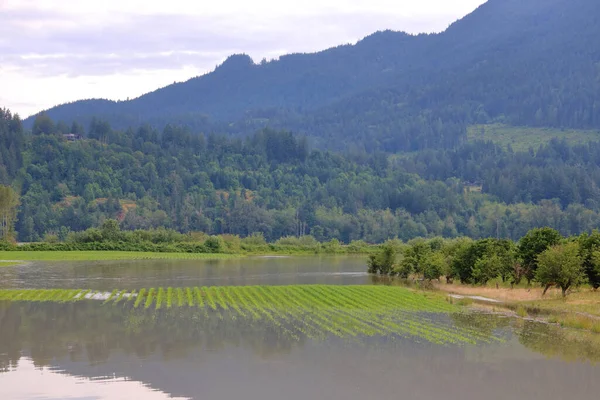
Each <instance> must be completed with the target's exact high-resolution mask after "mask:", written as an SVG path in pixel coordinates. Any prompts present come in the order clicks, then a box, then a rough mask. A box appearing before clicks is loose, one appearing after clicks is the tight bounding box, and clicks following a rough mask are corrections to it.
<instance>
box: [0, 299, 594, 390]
mask: <svg viewBox="0 0 600 400" xmlns="http://www.w3.org/2000/svg"><path fill="white" fill-rule="evenodd" d="M222 317H223V318H218V317H217V318H210V317H209V318H206V316H205V315H203V314H202V313H199V312H193V310H190V309H185V308H173V309H170V310H162V309H161V310H154V311H151V310H147V311H142V312H132V310H130V309H128V308H127V307H123V306H108V305H107V306H102V305H101V304H100V303H95V302H81V303H66V304H56V303H12V304H8V303H0V368H1V369H2V371H4V373H0V398H2V399H10V398H23V399H32V398H44V396H43V395H42V394H44V395H45V396H46V398H52V397H54V398H90V397H91V398H118V396H119V395H124V394H127V397H126V398H153V397H152V396H155V398H164V396H163V394H165V393H166V394H168V395H170V396H175V397H180V398H198V399H200V398H202V399H206V398H208V399H233V398H236V397H243V398H245V399H250V400H254V399H256V400H258V399H260V400H265V399H281V398H286V399H292V400H295V399H298V400H300V399H304V400H305V399H306V398H314V399H320V398H327V399H340V400H341V399H344V400H354V399H356V400H358V399H365V398H369V399H389V398H398V395H399V393H400V392H399V390H401V391H402V398H403V399H431V398H438V397H443V398H444V399H450V400H453V399H456V400H458V399H461V400H464V399H481V398H485V399H498V400H500V399H513V398H526V399H544V400H555V399H556V400H558V399H561V400H562V399H564V398H571V399H579V398H582V399H583V398H588V397H592V396H595V395H596V394H597V393H598V391H599V390H600V381H598V379H597V376H598V373H599V372H600V370H599V369H598V368H596V367H595V366H593V365H592V364H590V363H589V362H588V361H581V360H582V359H587V360H592V361H594V360H597V356H598V351H597V349H598V347H595V345H594V344H593V343H591V342H586V343H585V344H584V342H583V341H580V342H576V341H573V340H571V339H572V338H571V337H568V336H567V337H564V336H560V332H564V331H559V330H555V329H554V327H549V326H544V325H540V324H534V323H523V322H519V321H515V320H511V319H509V318H504V317H501V316H494V315H461V314H452V315H451V316H448V315H446V316H443V315H440V316H439V318H441V319H444V318H445V319H446V321H447V323H449V324H453V325H454V326H455V327H457V328H461V329H469V330H472V331H476V332H478V335H481V336H486V335H487V336H489V337H490V338H497V337H502V338H503V339H504V340H490V341H489V343H488V344H480V345H477V346H472V345H446V346H439V345H434V344H431V343H427V342H419V341H417V340H413V339H405V338H401V337H394V338H391V337H370V338H362V339H360V340H356V339H353V340H342V339H339V338H335V337H328V338H325V339H324V340H321V341H318V340H310V339H307V338H305V337H300V338H299V340H295V339H292V338H290V337H288V336H287V335H285V334H282V332H281V330H280V329H279V328H278V327H276V326H272V325H269V324H267V323H265V321H262V322H260V323H259V322H256V321H254V322H253V321H245V320H242V319H240V318H238V319H232V318H227V317H226V316H225V315H222ZM578 343H579V344H578ZM545 355H548V356H552V357H555V358H553V359H552V360H547V359H546V358H545ZM573 355H576V357H572V356H573ZM561 357H565V358H566V359H571V360H573V361H572V362H571V363H569V364H567V363H564V362H563V361H561V360H562V358H561ZM576 360H577V361H576ZM82 378H83V379H82ZM97 379H100V380H101V382H96V380H97ZM38 381H39V382H40V385H41V382H44V383H43V385H44V386H37V385H36V386H33V387H32V385H30V382H38ZM73 383H76V384H79V386H78V387H77V388H73V389H71V385H72V384H73ZM94 383H101V385H95V384H94ZM62 389H65V391H62V392H61V391H60V390H62ZM67 389H68V390H67ZM88 389H89V390H88ZM71 390H72V391H71ZM67 395H71V397H67ZM161 396H163V397H161ZM122 397H125V396H122Z"/></svg>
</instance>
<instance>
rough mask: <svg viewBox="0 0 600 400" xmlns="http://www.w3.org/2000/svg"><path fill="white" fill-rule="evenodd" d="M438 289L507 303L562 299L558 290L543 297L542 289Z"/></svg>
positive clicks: (450, 286)
mask: <svg viewBox="0 0 600 400" xmlns="http://www.w3.org/2000/svg"><path fill="white" fill-rule="evenodd" d="M436 288H437V289H440V290H443V291H445V292H448V293H454V294H460V295H463V296H483V297H489V298H491V299H495V300H500V301H503V302H506V303H510V302H519V301H534V300H547V299H554V298H562V295H561V292H560V290H558V289H550V290H548V292H547V293H546V295H545V296H543V297H542V292H543V290H542V288H537V287H532V288H529V289H527V288H515V289H510V288H505V287H500V288H498V289H496V288H495V287H488V286H468V285H460V284H445V283H440V284H436Z"/></svg>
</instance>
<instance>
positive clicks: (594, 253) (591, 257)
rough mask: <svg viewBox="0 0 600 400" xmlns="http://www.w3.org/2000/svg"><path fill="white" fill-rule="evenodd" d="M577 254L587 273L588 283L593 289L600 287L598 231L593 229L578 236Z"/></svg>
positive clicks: (599, 235)
mask: <svg viewBox="0 0 600 400" xmlns="http://www.w3.org/2000/svg"><path fill="white" fill-rule="evenodd" d="M579 255H580V257H581V259H582V262H583V268H584V270H585V272H586V274H587V277H588V280H589V283H590V285H592V287H593V288H594V289H598V288H599V287H600V232H599V231H597V230H594V231H593V232H592V234H590V235H588V234H585V233H584V234H583V235H581V236H580V237H579Z"/></svg>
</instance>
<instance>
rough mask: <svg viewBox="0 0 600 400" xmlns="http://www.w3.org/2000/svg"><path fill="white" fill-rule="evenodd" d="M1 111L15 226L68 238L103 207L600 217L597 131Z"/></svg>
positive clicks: (559, 225)
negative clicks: (545, 134)
mask: <svg viewBox="0 0 600 400" xmlns="http://www.w3.org/2000/svg"><path fill="white" fill-rule="evenodd" d="M3 116H4V117H3V118H2V119H0V141H2V143H4V144H5V145H4V146H3V147H2V150H3V151H4V150H6V149H8V151H5V152H4V153H3V154H5V155H3V156H2V157H3V158H2V163H1V164H0V171H4V172H3V173H2V174H3V178H2V179H3V181H2V182H1V183H0V184H4V185H5V186H11V187H12V188H13V189H14V191H15V192H16V193H17V194H18V195H19V196H20V203H19V204H20V205H19V207H18V208H16V209H15V210H16V219H15V225H14V226H15V232H16V239H17V240H19V241H23V242H36V241H41V240H44V238H45V236H46V235H57V236H59V237H60V238H62V239H64V238H66V236H67V235H68V234H69V232H79V231H84V230H86V229H89V228H92V227H98V226H100V225H102V223H103V222H104V221H105V220H107V219H116V220H118V221H119V224H120V226H121V228H122V229H124V230H136V229H154V228H159V227H165V228H171V229H175V230H177V231H180V232H183V233H185V232H194V231H201V232H205V233H207V234H209V235H219V234H234V235H240V236H248V235H251V234H253V233H256V232H260V233H262V234H263V235H264V237H265V238H266V239H267V240H268V241H275V240H277V239H279V238H282V237H289V236H297V237H300V236H306V235H311V236H313V237H314V238H315V239H316V240H318V241H320V242H326V241H330V240H332V239H337V240H339V241H341V242H343V243H350V242H351V241H354V240H365V241H367V242H369V243H381V242H384V241H386V240H388V239H392V238H396V237H397V238H399V239H401V240H404V241H407V240H410V239H412V238H415V237H433V236H444V237H449V238H452V237H460V236H468V237H472V238H485V237H497V238H508V239H512V240H518V239H519V238H521V237H522V236H524V235H525V234H526V233H527V232H528V231H529V230H531V229H533V228H536V227H542V226H549V227H552V228H554V229H557V230H558V231H559V232H560V233H561V234H562V235H565V236H570V235H579V234H581V233H583V232H588V233H589V232H591V231H592V230H593V229H595V228H596V227H598V226H599V225H600V208H599V207H598V204H600V194H599V193H598V190H597V187H598V186H599V185H600V178H599V177H600V173H599V172H600V171H599V170H598V165H600V151H598V150H597V149H598V148H600V145H598V144H597V143H591V144H589V145H585V146H570V145H569V144H567V143H565V142H559V141H555V142H552V143H550V144H549V145H546V146H542V147H540V148H539V149H537V150H536V151H533V150H532V151H530V152H511V151H510V150H502V149H500V148H498V147H496V146H494V145H492V144H490V143H483V142H478V143H474V144H463V145H460V146H458V147H456V148H454V149H452V150H439V151H429V152H419V153H416V154H406V155H403V156H402V157H393V158H390V156H389V155H388V154H386V153H380V152H375V153H372V154H367V153H332V152H329V151H323V150H315V149H311V148H310V145H309V144H308V142H307V139H306V138H305V137H304V136H298V135H293V134H292V133H290V132H287V131H275V130H270V129H266V130H260V131H257V132H255V133H254V134H253V135H249V136H247V137H245V138H231V137H227V136H225V135H218V134H209V135H206V136H205V135H197V134H193V133H191V132H190V131H189V130H188V129H186V128H184V127H181V126H175V125H168V126H166V127H165V129H163V130H162V131H159V130H157V129H154V128H152V127H150V126H148V125H143V126H141V127H139V128H138V129H127V130H125V131H120V130H115V129H113V128H112V127H111V126H110V125H109V124H108V123H107V122H106V121H103V120H100V119H94V120H93V121H92V123H91V124H90V126H89V127H88V128H87V129H84V128H83V127H81V126H80V125H78V124H77V123H71V124H66V123H55V122H54V121H53V120H51V119H50V118H48V117H47V116H44V115H41V116H38V118H37V119H36V122H35V124H34V129H33V131H32V132H28V131H25V130H24V129H23V126H22V123H21V121H20V119H19V118H18V116H14V115H12V114H10V112H9V111H7V110H5V111H3ZM64 132H76V133H77V135H81V136H82V138H83V139H82V140H75V141H70V140H67V139H66V138H65V137H64V134H65V133H64ZM474 187H475V188H479V189H480V190H473V188H474Z"/></svg>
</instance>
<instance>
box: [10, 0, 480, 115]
mask: <svg viewBox="0 0 600 400" xmlns="http://www.w3.org/2000/svg"><path fill="white" fill-rule="evenodd" d="M483 2H484V0H452V1H450V0H419V1H414V0H329V1H327V0H301V1H296V2H288V1H275V0H254V1H248V0H218V1H211V2H207V1H192V0H167V1H165V0H160V1H158V0H101V1H87V0H0V107H8V108H10V109H11V110H12V111H13V112H18V113H19V114H20V115H21V116H22V117H26V116H29V115H31V114H33V113H36V112H38V111H40V110H42V109H46V108H49V107H51V106H54V105H56V104H60V103H64V102H69V101H74V100H79V99H85V98H98V97H102V98H108V99H114V100H116V99H127V98H128V97H129V98H133V97H137V96H139V95H141V94H143V93H146V92H149V91H152V90H154V89H156V88H159V87H162V86H165V85H168V84H170V83H173V82H174V81H178V82H179V81H184V80H187V79H189V78H191V77H193V76H197V75H202V74H204V73H206V72H209V71H211V70H212V69H214V67H215V66H217V65H218V64H220V63H221V62H222V61H223V60H225V58H226V57H227V56H228V55H230V54H233V53H246V54H249V55H250V56H251V57H252V58H253V59H254V60H255V61H256V62H258V61H260V60H261V59H262V58H267V59H272V58H276V57H277V56H279V55H281V54H286V53H290V52H311V51H316V50H322V49H326V48H328V47H331V46H335V45H338V44H343V43H354V42H356V41H357V40H359V39H361V38H363V37H364V36H366V35H368V34H370V33H372V32H375V31H377V30H384V29H393V30H402V31H406V32H410V33H419V32H439V31H442V30H444V29H445V28H446V27H447V26H448V25H449V24H450V23H452V22H454V21H455V20H456V19H458V18H461V17H462V16H464V15H466V14H468V13H469V12H471V11H473V10H474V9H475V8H476V7H477V6H479V5H480V4H481V3H483Z"/></svg>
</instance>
